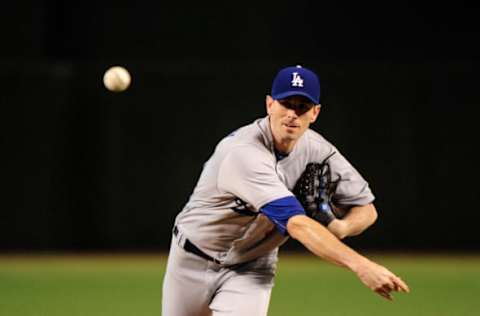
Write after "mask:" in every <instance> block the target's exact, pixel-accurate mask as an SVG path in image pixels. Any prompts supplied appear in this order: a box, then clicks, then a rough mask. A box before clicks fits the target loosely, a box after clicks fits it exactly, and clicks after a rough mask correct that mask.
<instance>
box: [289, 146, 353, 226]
mask: <svg viewBox="0 0 480 316" xmlns="http://www.w3.org/2000/svg"><path fill="white" fill-rule="evenodd" d="M334 154H335V153H332V154H331V155H330V156H328V157H327V158H325V160H324V161H323V162H321V163H317V162H312V163H309V164H307V166H306V168H305V171H304V172H303V173H302V175H301V176H300V178H299V179H298V180H297V183H296V184H295V188H294V189H293V193H294V194H295V196H296V197H297V199H298V200H299V201H300V203H301V204H302V206H303V208H304V209H305V212H306V213H307V215H308V216H310V217H311V218H313V219H315V220H317V221H318V222H320V223H322V224H323V225H325V226H328V224H330V222H331V221H332V220H334V219H335V218H341V217H343V215H344V213H343V212H342V211H341V210H340V209H337V208H336V207H335V206H334V205H333V203H332V197H333V195H334V194H335V191H336V189H337V185H338V182H339V181H340V179H338V180H335V181H332V174H331V171H330V165H329V164H328V159H329V158H330V157H331V156H333V155H334Z"/></svg>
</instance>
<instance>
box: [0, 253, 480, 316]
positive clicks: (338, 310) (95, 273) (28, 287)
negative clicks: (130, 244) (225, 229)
mask: <svg viewBox="0 0 480 316" xmlns="http://www.w3.org/2000/svg"><path fill="white" fill-rule="evenodd" d="M369 257H371V258H373V259H374V260H376V261H377V262H379V263H381V264H383V265H385V266H387V267H388V268H390V269H391V270H393V271H394V272H396V273H397V274H398V275H400V276H401V277H402V278H403V279H404V280H405V281H406V282H408V284H409V285H410V288H411V290H412V292H411V293H410V294H403V293H399V294H396V295H395V300H394V302H388V301H386V300H384V299H382V298H381V297H379V296H377V295H375V294H373V293H372V292H371V291H370V290H368V289H367V288H366V287H364V286H363V285H362V284H361V283H360V282H359V281H358V280H357V278H356V277H355V275H354V274H353V273H351V272H348V271H347V270H345V269H343V268H339V267H336V266H333V265H331V264H328V263H325V262H323V261H321V260H320V259H317V258H315V257H314V256H313V255H309V254H305V255H298V254H297V255H290V254H286V253H283V254H281V256H280V262H279V268H278V274H277V278H276V282H275V287H274V290H273V294H272V301H271V304H270V311H269V315H270V316H286V315H328V316H344V315H345V316H347V315H348V316H350V315H369V316H374V315H389V316H392V315H401V316H406V315H421V316H427V315H428V316H430V315H431V316H457V315H458V316H470V315H471V316H473V315H480V256H474V255H464V256H459V255H457V256H446V255H442V256H440V255H412V256H399V255H386V254H384V255H370V256H369ZM165 264H166V258H165V257H164V256H160V255H158V256H156V255H145V256H122V255H85V256H60V255H55V256H53V255H42V256H1V255H0V315H1V316H17V315H18V316H20V315H21V316H67V315H68V316H77V315H78V316H80V315H82V316H85V315H88V316H97V315H98V316H109V315H111V316H123V315H125V316H126V315H128V316H134V315H135V316H143V315H160V301H161V290H162V277H163V271H164V269H165ZM187 300H188V297H185V301H187ZM246 316H248V315H246Z"/></svg>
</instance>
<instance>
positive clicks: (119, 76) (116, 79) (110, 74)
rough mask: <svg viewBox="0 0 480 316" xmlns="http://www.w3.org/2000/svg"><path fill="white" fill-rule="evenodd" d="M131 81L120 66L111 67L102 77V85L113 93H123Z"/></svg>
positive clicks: (128, 74) (125, 70) (127, 73)
mask: <svg viewBox="0 0 480 316" xmlns="http://www.w3.org/2000/svg"><path fill="white" fill-rule="evenodd" d="M131 81H132V78H131V77H130V73H129V72H128V70H127V69H125V68H123V67H121V66H114V67H111V68H109V69H108V70H107V71H106V72H105V74H104V75H103V84H104V85H105V87H106V88H107V89H108V90H110V91H113V92H120V91H124V90H125V89H127V88H128V87H129V86H130V82H131Z"/></svg>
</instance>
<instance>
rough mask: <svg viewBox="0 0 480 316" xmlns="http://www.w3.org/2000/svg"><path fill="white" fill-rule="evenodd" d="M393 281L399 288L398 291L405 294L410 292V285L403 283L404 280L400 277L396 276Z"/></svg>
mask: <svg viewBox="0 0 480 316" xmlns="http://www.w3.org/2000/svg"><path fill="white" fill-rule="evenodd" d="M393 280H394V283H395V285H396V286H397V287H398V290H397V291H399V292H405V293H409V292H410V288H409V287H408V285H407V284H406V283H405V282H403V280H402V279H400V278H399V277H397V276H396V277H395V278H394V279H393Z"/></svg>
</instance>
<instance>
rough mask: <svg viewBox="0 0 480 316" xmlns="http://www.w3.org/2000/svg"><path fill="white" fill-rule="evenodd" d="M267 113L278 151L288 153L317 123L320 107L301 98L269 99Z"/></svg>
mask: <svg viewBox="0 0 480 316" xmlns="http://www.w3.org/2000/svg"><path fill="white" fill-rule="evenodd" d="M267 111H268V114H269V116H270V125H271V129H272V134H273V138H274V142H275V146H276V147H277V150H280V151H282V152H285V153H288V152H290V151H291V150H292V149H293V146H294V145H295V143H296V142H297V141H298V139H300V137H302V135H303V134H304V133H305V131H306V130H307V129H308V127H309V126H310V124H311V123H313V122H314V121H315V119H316V118H317V116H318V113H319V111H320V106H319V105H314V104H313V103H311V102H310V101H309V100H308V99H306V98H304V97H301V96H293V97H290V98H287V99H284V100H274V99H272V98H271V97H267Z"/></svg>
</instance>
